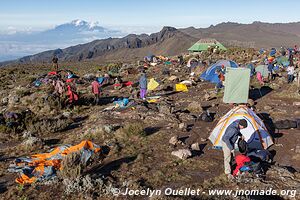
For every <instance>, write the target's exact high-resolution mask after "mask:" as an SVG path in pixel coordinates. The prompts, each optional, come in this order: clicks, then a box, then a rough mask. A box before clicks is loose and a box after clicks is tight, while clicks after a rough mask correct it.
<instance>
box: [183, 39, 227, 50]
mask: <svg viewBox="0 0 300 200" xmlns="http://www.w3.org/2000/svg"><path fill="white" fill-rule="evenodd" d="M210 47H218V48H219V49H220V50H225V51H226V50H227V49H226V47H224V46H223V44H221V43H220V42H218V41H217V40H215V39H201V40H199V41H198V42H196V43H195V44H193V46H191V47H190V48H189V49H188V50H189V51H191V52H201V51H207V49H208V48H210Z"/></svg>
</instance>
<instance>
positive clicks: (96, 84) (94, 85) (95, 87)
mask: <svg viewBox="0 0 300 200" xmlns="http://www.w3.org/2000/svg"><path fill="white" fill-rule="evenodd" d="M92 92H93V94H94V96H95V100H94V104H95V105H98V104H99V97H100V84H99V82H98V81H97V79H96V80H94V81H93V82H92Z"/></svg>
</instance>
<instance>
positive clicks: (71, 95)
mask: <svg viewBox="0 0 300 200" xmlns="http://www.w3.org/2000/svg"><path fill="white" fill-rule="evenodd" d="M67 88H68V96H69V102H70V103H73V101H77V100H78V95H77V94H76V93H75V92H73V91H72V89H71V86H70V85H68V86H67Z"/></svg>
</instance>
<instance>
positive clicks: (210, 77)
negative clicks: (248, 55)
mask: <svg viewBox="0 0 300 200" xmlns="http://www.w3.org/2000/svg"><path fill="white" fill-rule="evenodd" d="M222 65H224V67H225V68H227V67H232V68H238V64H237V63H236V62H234V61H232V60H219V61H218V62H216V63H215V64H213V65H212V66H210V67H209V68H207V70H205V71H204V72H203V73H202V74H201V76H200V78H201V79H203V80H206V81H209V82H211V83H219V82H220V80H219V78H218V75H217V74H216V70H217V69H221V67H222Z"/></svg>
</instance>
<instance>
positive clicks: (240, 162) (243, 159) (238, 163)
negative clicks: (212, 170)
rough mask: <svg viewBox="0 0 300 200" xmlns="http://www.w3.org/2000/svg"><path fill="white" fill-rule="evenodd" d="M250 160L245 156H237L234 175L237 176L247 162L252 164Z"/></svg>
mask: <svg viewBox="0 0 300 200" xmlns="http://www.w3.org/2000/svg"><path fill="white" fill-rule="evenodd" d="M250 161H251V160H250V158H249V157H248V156H245V155H237V156H235V162H236V168H235V170H234V171H233V175H234V176H236V175H237V173H238V172H239V170H240V169H241V167H243V166H244V165H245V163H246V162H250Z"/></svg>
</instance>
